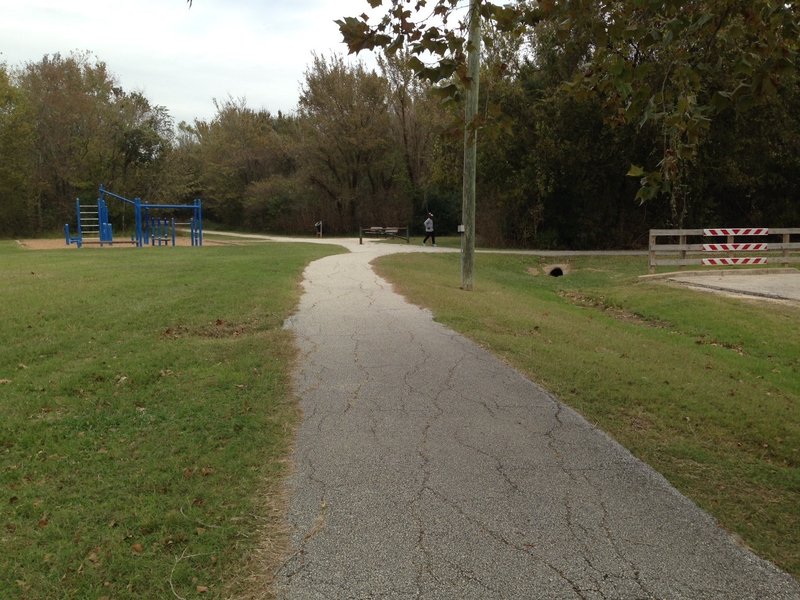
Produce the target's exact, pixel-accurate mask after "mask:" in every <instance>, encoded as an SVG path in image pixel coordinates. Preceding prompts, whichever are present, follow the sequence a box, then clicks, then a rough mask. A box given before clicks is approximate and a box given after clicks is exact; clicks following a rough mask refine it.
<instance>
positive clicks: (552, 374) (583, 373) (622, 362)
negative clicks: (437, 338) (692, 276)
mask: <svg viewBox="0 0 800 600" xmlns="http://www.w3.org/2000/svg"><path fill="white" fill-rule="evenodd" d="M458 261H459V257H458V255H444V254H438V255H433V254H424V255H394V256H389V257H385V258H382V259H381V260H380V261H379V262H378V263H377V264H378V267H377V268H378V270H379V271H380V272H381V273H382V274H383V275H384V276H386V277H387V278H388V279H390V280H391V281H393V282H395V286H396V288H397V289H398V291H400V292H401V293H403V294H404V295H406V296H407V297H408V298H409V299H410V300H411V301H413V302H415V303H417V304H420V305H424V306H426V307H429V308H430V309H432V311H433V313H434V314H435V316H436V319H437V320H438V321H440V322H442V323H444V324H446V325H448V326H450V327H452V328H453V329H456V330H458V331H460V332H462V333H464V334H466V335H467V336H469V337H471V338H472V339H474V340H476V341H477V342H478V343H480V344H481V345H483V346H484V347H486V348H488V349H490V350H492V351H493V352H495V353H496V354H499V355H501V356H503V357H504V358H505V359H507V360H508V361H509V362H510V363H511V364H513V365H514V366H516V367H517V368H518V369H520V370H521V371H523V372H525V373H527V374H528V375H529V376H530V377H531V379H533V380H535V381H537V382H539V383H541V384H542V385H544V386H545V387H546V388H548V389H549V390H550V391H552V392H553V393H554V394H555V395H556V396H557V397H558V398H560V399H561V400H563V401H564V402H565V403H566V404H568V405H570V406H572V407H574V408H575V409H577V410H578V411H580V412H581V413H582V414H584V415H585V416H586V417H587V418H588V419H589V420H590V421H592V422H594V423H596V424H597V425H598V426H599V427H601V428H602V429H604V430H605V431H607V432H609V433H610V434H611V435H612V436H614V437H615V438H616V439H617V440H618V441H619V442H620V443H622V444H623V445H624V446H626V447H627V448H629V449H630V450H631V451H632V452H633V453H634V454H636V455H637V456H639V457H640V458H642V459H643V460H645V461H646V462H648V463H649V464H651V465H652V466H653V467H654V468H656V469H657V470H658V471H660V472H661V473H662V474H664V475H665V476H666V477H667V478H668V479H669V480H670V481H671V482H672V483H673V484H674V485H675V486H676V487H677V488H678V489H680V490H681V491H682V492H684V493H685V494H686V495H687V496H689V497H691V498H692V499H694V500H695V501H696V502H697V503H698V504H699V505H700V506H702V507H703V508H705V509H707V510H708V511H709V512H711V513H712V514H713V515H715V516H716V518H717V519H718V520H719V521H720V522H721V523H722V524H723V525H724V526H725V527H726V528H728V529H729V530H730V531H732V532H735V533H737V534H738V535H739V536H740V537H741V538H742V539H743V540H744V542H745V543H746V544H747V545H749V546H750V547H752V548H753V549H754V550H755V551H756V552H757V553H758V554H760V555H761V556H763V557H765V558H767V559H769V560H772V561H774V562H775V563H776V564H778V565H779V566H780V567H782V568H783V569H785V570H787V571H788V572H790V573H792V574H793V575H794V576H795V577H800V510H798V507H800V338H798V336H797V331H798V326H799V324H800V307H798V306H796V305H795V306H787V305H781V304H775V303H764V302H759V303H751V302H744V301H741V300H737V299H732V298H726V297H723V296H719V295H713V294H705V293H700V292H695V291H691V290H688V289H685V288H678V287H669V286H667V285H665V284H658V283H643V282H641V283H640V282H639V281H638V280H637V276H638V275H640V274H644V273H646V271H647V262H646V261H647V259H646V258H645V257H641V258H640V257H635V258H622V257H621V258H584V257H581V258H572V259H570V269H571V273H570V274H569V275H567V276H565V277H559V278H555V277H548V276H546V275H544V274H543V270H542V266H543V265H544V263H548V262H550V263H552V262H555V261H554V260H553V259H538V258H535V257H520V256H502V255H478V256H477V258H476V290H475V291H474V292H463V291H461V290H460V289H459V283H460V281H459V265H458Z"/></svg>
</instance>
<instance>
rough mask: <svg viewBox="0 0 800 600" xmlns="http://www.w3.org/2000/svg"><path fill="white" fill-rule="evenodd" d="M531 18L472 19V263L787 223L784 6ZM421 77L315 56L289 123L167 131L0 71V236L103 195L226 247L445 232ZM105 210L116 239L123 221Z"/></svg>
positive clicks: (446, 146)
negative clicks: (476, 112)
mask: <svg viewBox="0 0 800 600" xmlns="http://www.w3.org/2000/svg"><path fill="white" fill-rule="evenodd" d="M518 4H519V5H525V4H526V3H524V2H521V3H518ZM541 4H542V5H545V6H551V8H552V10H550V11H544V12H542V11H539V12H538V13H536V14H535V15H534V17H530V15H528V17H526V20H524V25H525V26H524V27H522V28H519V27H517V28H515V29H512V28H510V27H504V26H503V25H504V22H503V19H504V18H507V15H506V14H505V13H497V14H495V18H494V19H486V26H485V28H484V42H485V51H484V59H483V67H482V69H483V72H482V76H481V82H482V91H481V100H480V107H481V108H480V111H481V114H480V119H479V123H478V124H477V126H479V127H480V136H479V149H478V165H479V166H478V201H477V227H476V230H477V236H478V240H479V242H480V243H484V244H497V245H508V246H520V247H538V248H566V247H569V248H574V249H581V248H608V247H636V246H640V245H642V244H643V243H646V233H647V230H648V229H649V228H650V227H664V226H675V225H683V226H712V225H713V226H747V225H752V226H771V227H777V226H797V225H798V223H799V222H800V204H799V203H798V198H800V86H799V85H798V72H797V65H796V62H795V61H796V57H797V39H798V31H799V29H798V21H800V16H798V10H797V6H796V5H795V4H794V3H783V2H768V1H767V0H758V1H756V2H747V3H742V2H736V1H733V0H704V1H699V0H697V1H694V2H689V3H683V5H684V6H683V8H682V9H680V7H678V5H680V4H681V3H674V2H658V3H654V2H649V1H643V2H637V3H614V6H617V7H623V8H616V9H614V10H617V11H626V10H627V11H628V12H624V13H623V12H620V13H618V14H617V13H613V12H603V10H601V8H602V7H605V6H606V5H607V4H608V3H601V2H578V3H576V2H555V3H541ZM537 6H538V5H537ZM609 6H610V5H609ZM625 6H628V8H624V7H625ZM634 6H635V7H636V8H635V9H634V8H631V7H634ZM576 7H577V8H576ZM196 9H197V8H195V10H196ZM609 10H611V9H609ZM758 11H761V12H758ZM765 19H766V20H765ZM619 23H625V27H624V28H622V29H621V30H619V31H618V30H617V29H619V27H618V24H619ZM419 66H420V60H419V58H418V55H417V54H414V53H413V52H412V51H410V50H409V49H408V47H405V49H403V48H402V47H401V48H400V49H399V50H397V51H396V52H387V53H386V54H384V55H381V56H380V58H379V60H378V67H377V68H376V69H374V70H373V69H368V68H367V67H365V66H364V64H363V63H360V62H357V61H352V60H346V59H345V58H344V57H343V56H342V55H340V54H336V53H333V54H330V55H314V56H312V57H310V63H309V65H308V67H307V70H306V73H305V76H304V80H303V81H302V82H300V96H299V98H298V103H297V109H296V111H295V112H293V113H290V114H283V113H281V112H277V113H271V112H269V111H267V110H266V109H254V108H251V107H249V106H248V105H247V103H246V102H245V101H244V100H241V99H236V98H226V99H219V100H217V102H216V105H215V107H216V114H215V116H214V117H213V118H212V119H210V120H208V121H205V120H195V121H194V122H192V123H183V122H182V123H177V124H176V123H174V122H173V119H172V118H171V116H170V114H169V112H168V110H167V109H166V108H165V107H163V106H159V105H158V104H156V103H154V101H153V99H149V98H146V97H145V96H143V95H142V94H141V93H138V92H129V91H126V90H125V89H124V87H123V82H120V81H118V80H117V79H116V77H115V76H114V75H113V73H112V72H111V67H112V66H107V65H106V64H105V63H103V62H102V60H101V59H100V58H97V57H94V56H92V55H91V54H76V53H73V54H69V55H66V56H65V55H59V54H55V55H49V56H45V57H42V58H41V59H40V60H38V61H37V62H30V63H27V64H23V65H3V64H0V236H30V235H39V234H42V233H50V232H55V231H57V230H58V229H60V228H61V227H63V225H64V223H67V222H72V220H73V219H74V201H75V198H76V197H81V198H83V199H91V198H94V197H95V196H96V194H97V187H98V185H99V184H100V183H103V184H105V185H106V186H107V187H109V188H110V189H113V190H115V191H118V192H119V193H121V194H124V195H126V196H130V197H134V196H139V197H141V198H143V199H147V200H149V201H154V202H155V201H170V202H180V203H190V202H191V201H192V200H193V199H194V198H198V197H199V198H202V199H203V203H204V213H205V216H206V217H207V218H208V219H209V220H210V221H212V222H213V223H215V224H217V225H218V226H220V227H226V228H237V229H244V230H253V231H269V232H273V233H305V234H310V233H312V232H313V224H314V223H315V222H316V221H317V220H319V219H322V220H323V221H324V222H325V223H326V227H325V229H326V232H328V233H333V234H336V233H353V232H355V231H357V229H358V227H359V225H363V226H371V225H381V224H385V225H405V224H411V225H412V228H417V231H419V228H420V226H421V225H420V224H421V221H422V220H423V219H424V217H423V216H422V215H424V213H425V212H426V211H429V210H430V211H432V212H434V213H435V214H436V215H437V228H438V229H439V230H440V231H442V232H443V233H447V232H453V233H454V232H455V231H456V227H457V224H458V223H459V219H460V211H461V166H462V160H463V159H462V142H463V135H464V133H463V131H464V130H463V127H464V122H463V116H462V114H463V110H462V107H461V105H460V102H461V100H460V98H459V95H458V93H455V94H452V93H448V94H443V93H442V88H447V86H448V84H449V83H453V82H455V83H456V84H457V83H458V81H457V80H458V73H453V74H451V75H450V76H449V80H445V81H439V82H438V83H437V84H435V85H434V84H431V83H430V82H425V81H424V80H422V79H420V78H418V77H416V76H415V71H419ZM455 87H456V88H457V86H455ZM110 209H111V211H112V214H111V220H112V222H115V228H117V229H118V228H119V227H120V226H121V225H122V222H121V220H122V219H124V218H125V215H124V210H125V208H124V206H119V207H117V206H111V207H110ZM115 213H116V214H115Z"/></svg>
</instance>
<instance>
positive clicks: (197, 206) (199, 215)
mask: <svg viewBox="0 0 800 600" xmlns="http://www.w3.org/2000/svg"><path fill="white" fill-rule="evenodd" d="M194 213H195V220H196V221H197V245H198V246H202V245H203V205H202V204H201V203H200V198H195V201H194Z"/></svg>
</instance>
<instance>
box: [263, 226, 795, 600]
mask: <svg viewBox="0 0 800 600" xmlns="http://www.w3.org/2000/svg"><path fill="white" fill-rule="evenodd" d="M306 241H307V240H306ZM348 247H349V248H350V249H351V251H352V253H350V254H344V255H338V256H330V257H327V258H324V259H322V260H318V261H316V262H314V263H312V264H311V265H310V266H309V267H308V268H307V270H306V272H305V281H304V288H305V293H304V295H303V297H302V300H301V304H300V307H299V310H298V312H297V314H296V315H295V316H293V317H292V318H291V319H290V320H289V321H288V322H287V327H288V328H290V329H292V330H293V331H294V332H295V333H296V335H297V339H298V343H299V346H300V348H301V357H300V360H299V364H298V367H297V372H296V375H295V385H296V391H297V393H298V395H299V396H300V399H301V406H302V409H303V412H304V418H303V421H302V424H301V426H300V429H299V433H298V438H297V443H296V448H295V456H294V461H295V473H294V475H293V476H292V478H291V481H290V486H291V494H292V496H291V506H290V515H289V518H290V524H291V526H292V531H293V534H292V536H293V537H292V541H293V544H294V550H295V553H294V554H293V555H292V556H291V558H289V560H288V561H287V562H286V563H285V564H284V566H283V568H282V569H281V570H280V571H279V573H278V575H277V583H276V586H277V592H278V597H279V598H285V599H298V600H313V599H323V598H324V599H368V598H375V599H377V598H398V599H399V598H425V599H445V598H446V599H459V600H461V599H481V600H485V599H494V598H497V599H516V598H519V599H526V600H528V599H535V598H541V599H561V598H564V599H578V598H587V599H588V598H592V599H594V598H597V599H600V598H607V599H619V600H622V599H646V598H658V599H664V600H667V599H669V600H671V599H684V598H685V599H691V600H700V599H705V598H715V599H717V598H718V599H759V600H765V599H773V598H774V599H782V598H786V599H789V598H792V599H800V585H799V584H798V582H797V581H795V580H794V579H792V578H791V577H789V576H788V575H786V574H783V573H781V572H780V571H778V570H777V569H776V568H775V567H773V566H772V565H771V564H769V563H767V562H765V561H762V560H761V559H759V558H757V557H756V556H754V555H753V554H751V553H750V552H749V551H747V550H746V549H744V548H743V547H742V546H740V545H739V544H737V542H736V541H734V539H733V538H732V537H730V536H729V535H728V534H726V533H725V532H724V531H722V530H721V529H720V528H719V527H718V526H717V525H716V524H715V522H714V521H713V520H712V519H711V518H710V517H709V516H708V515H706V514H705V513H704V512H702V511H700V510H699V509H698V508H697V507H696V506H695V505H694V504H693V503H692V502H690V501H689V500H687V499H686V498H684V497H683V496H681V495H680V494H679V493H678V492H677V491H676V490H675V489H673V488H672V487H671V486H670V485H669V484H668V483H667V482H666V481H665V480H664V479H663V478H662V477H661V476H660V475H658V474H657V473H655V472H654V471H653V470H651V469H650V468H649V467H647V466H646V465H644V464H642V463H641V462H639V461H638V460H636V459H635V458H634V457H633V456H631V455H630V454H629V453H628V452H627V451H626V450H625V449H623V448H622V447H620V446H619V445H618V444H616V443H615V442H614V441H612V440H611V439H610V438H609V437H608V436H606V435H605V434H604V433H603V432H601V431H599V430H597V429H596V428H594V427H593V426H591V425H590V424H588V423H587V422H586V421H585V420H584V419H583V418H581V417H580V416H578V415H577V414H576V413H575V412H573V411H572V410H570V409H569V408H567V407H566V406H564V405H563V404H561V403H560V402H559V401H558V400H556V399H555V398H553V397H552V396H550V395H548V394H547V393H546V392H544V391H543V390H542V389H541V388H539V387H538V386H536V385H535V384H533V383H531V382H530V381H529V380H527V379H525V378H524V377H522V376H521V375H520V374H519V373H517V372H516V371H515V370H513V369H511V368H510V367H508V366H507V365H506V364H504V363H503V362H501V361H500V360H498V359H496V358H494V357H493V356H492V355H491V354H489V353H488V352H486V351H484V350H482V349H481V348H479V347H477V346H476V345H475V344H473V343H472V342H470V341H468V340H466V339H465V338H463V337H462V336H460V335H458V334H456V333H454V332H453V331H451V330H449V329H446V328H445V327H443V326H441V325H439V324H437V323H435V322H434V321H433V320H432V318H431V315H430V313H429V312H427V311H425V310H421V309H419V308H417V307H415V306H412V305H410V304H408V303H407V302H405V301H404V300H403V299H402V298H401V297H400V296H398V295H397V294H395V293H393V292H392V290H391V288H390V286H389V285H388V284H387V283H386V282H385V281H384V280H382V279H380V278H379V277H377V276H376V275H375V274H374V272H373V271H372V270H371V268H370V266H369V262H370V261H371V260H372V259H373V258H375V257H376V256H378V255H380V254H382V253H386V252H396V251H420V250H422V248H421V247H414V246H411V247H403V246H389V247H387V246H386V245H381V244H373V243H367V244H365V245H364V246H358V245H357V244H352V243H350V244H348ZM427 251H433V250H432V249H429V250H427ZM437 251H441V249H437ZM565 343H566V341H565Z"/></svg>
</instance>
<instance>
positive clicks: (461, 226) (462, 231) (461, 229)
mask: <svg viewBox="0 0 800 600" xmlns="http://www.w3.org/2000/svg"><path fill="white" fill-rule="evenodd" d="M458 233H464V226H463V225H459V226H458Z"/></svg>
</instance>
